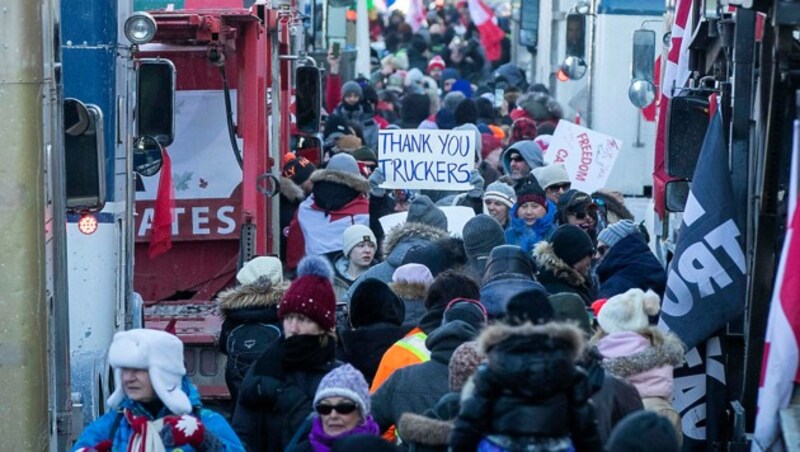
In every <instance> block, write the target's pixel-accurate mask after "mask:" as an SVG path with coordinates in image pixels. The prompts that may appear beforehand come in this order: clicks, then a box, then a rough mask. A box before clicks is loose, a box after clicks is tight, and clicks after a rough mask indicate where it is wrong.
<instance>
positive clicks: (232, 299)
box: [217, 283, 288, 318]
mask: <svg viewBox="0 0 800 452" xmlns="http://www.w3.org/2000/svg"><path fill="white" fill-rule="evenodd" d="M287 287H288V285H286V284H282V285H280V286H273V285H271V284H269V283H266V284H248V285H246V286H236V287H234V288H231V289H226V290H224V291H222V292H220V294H219V296H218V297H217V299H218V300H219V311H220V315H221V316H222V317H223V318H224V317H226V316H227V315H229V314H230V313H231V311H234V310H236V309H242V308H265V307H270V306H278V304H279V303H280V301H281V297H283V293H284V292H285V291H286V289H287Z"/></svg>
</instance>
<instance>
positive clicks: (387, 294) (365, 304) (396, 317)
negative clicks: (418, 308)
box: [350, 278, 406, 328]
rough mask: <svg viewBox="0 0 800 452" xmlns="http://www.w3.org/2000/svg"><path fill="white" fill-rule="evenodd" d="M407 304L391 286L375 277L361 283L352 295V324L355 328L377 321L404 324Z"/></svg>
mask: <svg viewBox="0 0 800 452" xmlns="http://www.w3.org/2000/svg"><path fill="white" fill-rule="evenodd" d="M405 318H406V306H405V304H404V303H403V300H401V299H400V297H398V296H397V295H396V294H395V293H394V292H393V291H392V289H390V288H389V286H388V285H387V284H386V283H385V282H383V281H381V280H379V279H375V278H367V279H365V280H364V281H363V282H361V284H359V285H358V286H357V287H356V288H355V290H354V291H353V295H352V297H350V325H352V326H353V328H360V327H362V326H367V325H373V324H375V323H391V324H394V325H397V326H400V325H402V324H403V321H404V320H405Z"/></svg>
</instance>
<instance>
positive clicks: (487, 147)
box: [481, 133, 503, 159]
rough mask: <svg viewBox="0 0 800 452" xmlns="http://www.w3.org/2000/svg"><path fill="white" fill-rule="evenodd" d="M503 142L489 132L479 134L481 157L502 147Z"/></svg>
mask: <svg viewBox="0 0 800 452" xmlns="http://www.w3.org/2000/svg"><path fill="white" fill-rule="evenodd" d="M502 148H503V143H501V142H500V140H498V139H497V138H495V136H494V135H492V134H490V133H482V134H481V158H483V159H486V157H487V156H488V155H489V154H491V153H492V152H493V151H495V150H497V149H502Z"/></svg>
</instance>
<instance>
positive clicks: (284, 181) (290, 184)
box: [280, 176, 306, 203]
mask: <svg viewBox="0 0 800 452" xmlns="http://www.w3.org/2000/svg"><path fill="white" fill-rule="evenodd" d="M280 189H281V195H283V197H284V198H286V199H288V200H289V201H291V202H296V203H299V202H301V201H303V200H304V199H306V193H305V191H303V188H302V187H300V186H299V185H297V184H295V183H294V181H293V180H291V179H289V178H288V177H283V176H281V179H280Z"/></svg>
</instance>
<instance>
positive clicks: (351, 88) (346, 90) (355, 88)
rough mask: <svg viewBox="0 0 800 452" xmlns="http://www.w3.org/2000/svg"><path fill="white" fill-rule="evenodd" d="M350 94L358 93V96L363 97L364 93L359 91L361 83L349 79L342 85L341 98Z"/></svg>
mask: <svg viewBox="0 0 800 452" xmlns="http://www.w3.org/2000/svg"><path fill="white" fill-rule="evenodd" d="M350 94H358V97H359V98H364V93H363V92H362V91H361V85H359V84H358V82H356V81H353V80H350V81H349V82H347V83H345V84H344V85H342V99H344V98H345V97H347V96H348V95H350Z"/></svg>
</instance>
